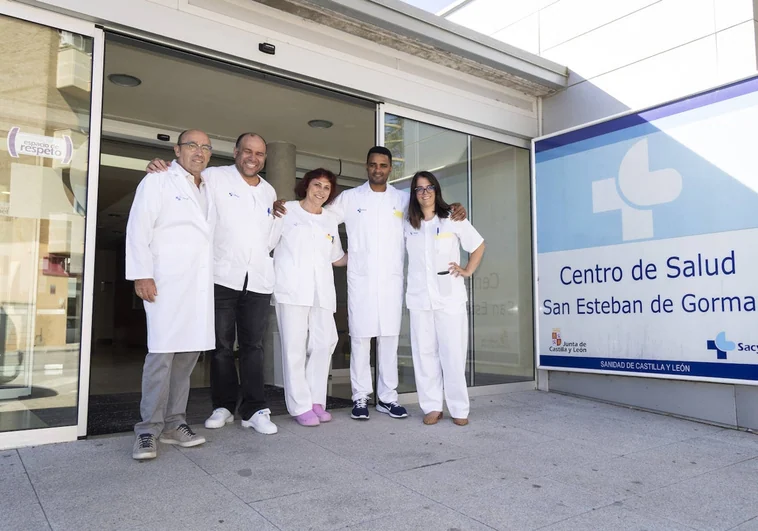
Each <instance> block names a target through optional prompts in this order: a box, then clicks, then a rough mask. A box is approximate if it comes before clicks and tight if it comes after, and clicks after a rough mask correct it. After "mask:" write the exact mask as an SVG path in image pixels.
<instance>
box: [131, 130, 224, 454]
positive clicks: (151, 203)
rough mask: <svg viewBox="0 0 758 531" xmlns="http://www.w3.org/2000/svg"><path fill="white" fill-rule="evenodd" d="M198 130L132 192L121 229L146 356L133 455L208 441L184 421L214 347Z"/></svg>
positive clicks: (203, 159) (203, 141) (203, 150)
mask: <svg viewBox="0 0 758 531" xmlns="http://www.w3.org/2000/svg"><path fill="white" fill-rule="evenodd" d="M211 149H212V148H211V143H210V140H209V138H208V136H207V135H206V134H205V133H203V132H202V131H197V130H190V131H185V132H183V133H182V134H181V135H179V139H178V142H177V145H176V146H175V147H174V153H175V154H176V160H174V161H173V162H172V163H171V164H170V166H168V170H167V171H166V173H162V174H154V175H147V176H146V177H145V178H144V179H142V182H141V183H140V184H139V186H138V187H137V192H136V193H135V196H134V202H133V203H132V208H131V211H130V212H129V221H128V223H127V227H126V278H127V280H134V290H135V292H136V294H137V296H138V297H140V298H141V299H142V300H143V301H144V306H145V314H146V316H147V346H148V354H147V356H146V357H145V365H144V368H143V370H142V400H141V403H140V413H141V416H142V421H141V422H139V423H137V425H136V426H135V427H134V431H135V434H136V440H135V442H134V448H133V451H132V457H133V458H134V459H138V460H144V459H153V458H155V457H156V456H157V444H156V439H157V438H158V437H159V436H160V441H161V442H163V443H166V444H175V445H179V446H182V447H191V446H197V445H199V444H203V443H204V442H205V438H204V437H202V436H200V435H197V434H195V433H194V432H193V431H192V429H191V428H190V427H189V426H188V425H187V422H186V410H187V397H188V396H189V388H190V374H191V373H192V369H193V368H194V367H195V364H196V363H197V359H198V356H199V355H200V352H201V351H205V350H210V349H212V348H213V344H214V334H213V329H214V319H213V229H214V224H215V221H216V212H215V206H214V202H213V197H212V196H211V195H210V194H209V193H208V191H207V189H206V186H205V181H204V179H203V177H202V171H203V170H204V169H205V167H206V166H207V165H208V161H209V160H210V157H211Z"/></svg>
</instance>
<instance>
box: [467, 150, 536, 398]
mask: <svg viewBox="0 0 758 531" xmlns="http://www.w3.org/2000/svg"><path fill="white" fill-rule="evenodd" d="M471 188H472V195H471V199H472V201H471V219H472V222H473V224H474V226H475V227H476V228H477V230H478V231H479V232H480V233H481V235H482V236H483V237H484V239H485V241H486V242H487V250H486V251H485V253H484V258H483V259H482V263H481V264H480V265H479V269H477V271H476V274H475V275H474V277H473V282H472V291H471V292H470V298H469V299H470V300H469V303H470V306H471V313H472V322H473V326H472V331H473V337H472V339H473V345H474V348H473V366H474V374H473V382H472V385H475V386H480V385H492V384H501V383H510V382H517V381H525V380H533V379H534V314H533V313H532V249H531V215H530V212H531V199H530V197H531V193H530V183H529V150H527V149H521V148H517V147H513V146H508V145H506V144H502V143H499V142H494V141H492V140H485V139H482V138H477V137H472V138H471Z"/></svg>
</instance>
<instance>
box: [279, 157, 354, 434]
mask: <svg viewBox="0 0 758 531" xmlns="http://www.w3.org/2000/svg"><path fill="white" fill-rule="evenodd" d="M337 193H338V190H337V178H336V177H335V176H334V174H333V173H332V172H330V171H329V170H325V169H317V170H312V171H309V172H308V173H306V174H305V176H304V177H303V178H302V180H300V181H299V182H298V184H297V186H296V187H295V195H296V196H297V198H298V201H289V202H287V203H286V205H285V206H286V208H287V215H286V216H284V217H281V218H277V219H276V222H275V225H274V229H273V231H272V241H271V245H270V247H271V248H274V247H275V248H276V250H275V251H274V272H275V274H276V284H275V285H274V295H273V301H274V303H275V305H276V318H277V321H278V323H279V335H280V337H281V343H282V368H283V373H284V374H283V376H284V397H285V401H286V403H287V411H289V413H290V415H292V416H293V417H295V420H297V422H298V423H299V424H301V425H303V426H318V425H319V424H320V423H321V422H328V421H330V420H331V418H332V416H331V414H329V413H328V412H327V411H326V387H327V380H328V378H329V367H330V365H331V359H332V352H334V348H335V347H336V346H337V326H336V324H335V322H334V312H335V311H336V310H337V297H336V295H335V292H334V272H333V271H332V266H344V265H345V264H347V254H345V253H344V252H343V251H342V244H341V243H340V237H339V232H338V230H337V224H338V221H339V220H338V219H337V217H336V216H335V215H334V214H333V213H331V212H329V211H328V210H324V209H323V208H322V207H323V206H324V205H326V204H328V203H330V202H331V201H332V200H333V199H334V198H335V196H336V195H337Z"/></svg>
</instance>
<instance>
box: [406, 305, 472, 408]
mask: <svg viewBox="0 0 758 531" xmlns="http://www.w3.org/2000/svg"><path fill="white" fill-rule="evenodd" d="M410 313H411V351H412V353H413V372H414V375H415V377H416V392H417V393H418V403H419V406H421V410H422V411H423V412H424V413H430V412H432V411H442V398H443V393H444V398H445V402H446V403H447V409H448V411H449V412H450V415H451V416H452V417H453V418H459V419H465V418H468V413H469V399H468V389H467V385H466V351H467V347H468V315H467V314H466V307H465V305H464V306H462V308H460V311H457V310H456V311H454V312H452V313H451V312H449V311H446V310H410Z"/></svg>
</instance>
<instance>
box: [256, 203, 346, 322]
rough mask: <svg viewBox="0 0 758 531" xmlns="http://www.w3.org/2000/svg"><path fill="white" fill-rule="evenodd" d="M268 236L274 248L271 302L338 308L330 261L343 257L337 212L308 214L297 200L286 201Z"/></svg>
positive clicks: (335, 309) (330, 308)
mask: <svg viewBox="0 0 758 531" xmlns="http://www.w3.org/2000/svg"><path fill="white" fill-rule="evenodd" d="M284 206H285V208H286V209H287V215H285V216H282V217H281V218H277V219H276V220H275V222H274V230H273V231H272V236H271V247H275V250H274V271H275V274H276V283H275V285H274V298H273V299H274V302H276V303H281V304H294V305H297V306H316V307H319V308H324V309H326V310H331V311H332V312H335V311H337V296H336V294H335V291H334V271H333V270H332V263H333V262H336V261H337V260H339V259H340V258H342V257H343V256H344V255H345V253H344V251H343V250H342V243H341V242H340V235H339V232H338V230H337V216H335V215H334V213H332V212H329V211H328V210H326V209H324V210H322V212H321V214H311V213H310V212H307V211H306V210H304V209H303V207H302V206H300V202H299V201H288V202H287V203H285V205H284Z"/></svg>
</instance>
